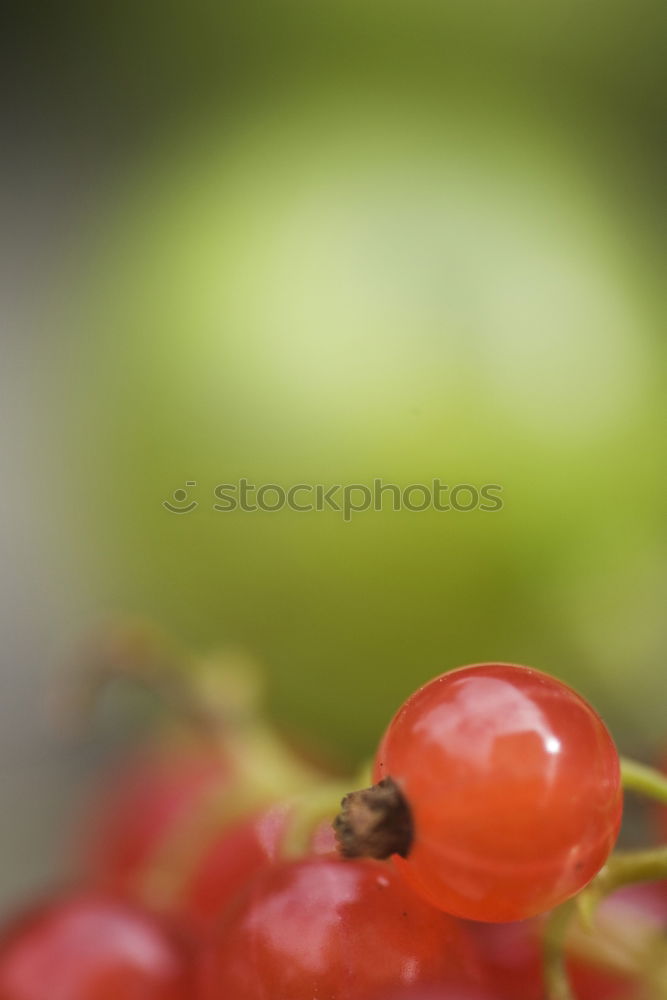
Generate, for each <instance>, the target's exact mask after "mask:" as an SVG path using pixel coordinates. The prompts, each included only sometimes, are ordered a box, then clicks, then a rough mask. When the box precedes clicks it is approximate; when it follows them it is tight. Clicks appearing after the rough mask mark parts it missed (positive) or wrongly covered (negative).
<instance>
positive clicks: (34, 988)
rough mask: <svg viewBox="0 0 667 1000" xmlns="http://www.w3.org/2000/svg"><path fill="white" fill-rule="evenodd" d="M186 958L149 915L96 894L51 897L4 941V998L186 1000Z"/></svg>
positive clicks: (0, 990)
mask: <svg viewBox="0 0 667 1000" xmlns="http://www.w3.org/2000/svg"><path fill="white" fill-rule="evenodd" d="M192 991H193V981H192V978H191V970H190V968H189V963H188V958H187V956H186V954H185V953H184V952H183V950H182V948H181V946H180V944H179V943H178V942H177V941H176V940H175V939H174V938H173V937H172V936H171V934H170V933H169V931H167V930H166V928H165V927H164V926H163V925H162V924H161V923H160V922H158V921H157V919H156V918H155V917H153V916H152V915H149V914H146V913H144V912H143V911H142V910H140V909H137V908H135V907H133V906H130V905H129V904H126V903H121V902H118V901H114V900H111V899H106V898H104V897H100V896H96V895H92V894H77V895H71V896H68V897H62V898H60V899H56V900H53V901H51V902H48V903H46V904H43V905H41V906H38V907H36V908H35V909H33V910H32V911H31V912H29V913H27V914H26V915H24V916H22V917H20V918H19V919H18V920H17V921H16V922H15V923H14V924H13V925H11V926H10V927H9V928H8V929H6V930H5V932H4V934H3V935H2V938H1V939H0V997H2V1000H184V998H185V997H190V996H192V995H193V992H192Z"/></svg>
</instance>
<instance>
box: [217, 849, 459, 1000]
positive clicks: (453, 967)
mask: <svg viewBox="0 0 667 1000" xmlns="http://www.w3.org/2000/svg"><path fill="white" fill-rule="evenodd" d="M476 971H477V967H476V965H475V956H474V953H473V951H472V944H471V942H470V940H469V938H468V937H467V935H466V933H465V931H464V930H463V928H462V927H461V926H460V925H459V924H458V922H457V921H456V920H455V919H454V918H452V917H449V916H448V915H447V914H444V913H441V912H439V911H438V910H436V909H435V908H434V907H432V906H430V905H429V904H427V903H426V902H424V901H423V900H421V899H420V898H419V897H418V896H416V895H415V894H414V893H412V892H411V890H410V889H409V888H408V887H407V886H406V885H405V884H404V882H403V881H402V880H401V879H400V878H399V876H398V875H397V874H396V872H395V871H394V870H393V869H392V867H391V866H389V865H383V864H379V863H378V862H375V861H369V860H363V861H350V862H345V861H342V860H341V859H340V858H338V857H336V856H326V857H310V858H306V859H303V860H300V861H292V862H284V863H283V864H276V865H273V866H271V867H270V868H267V869H266V870H265V871H264V872H263V873H262V874H261V875H260V876H259V877H258V878H257V879H256V880H255V881H254V882H253V883H252V884H251V885H250V886H249V887H248V889H247V890H246V893H245V894H244V895H243V897H242V898H241V899H240V900H239V901H238V903H237V904H236V906H235V907H233V908H232V911H230V913H229V914H228V915H227V918H226V919H225V920H224V921H223V923H222V925H221V926H220V927H219V929H218V931H217V933H216V935H215V937H214V939H213V940H212V941H211V942H210V943H209V946H208V948H207V950H206V953H205V957H204V961H203V966H202V978H201V985H202V993H201V1000H265V998H266V997H285V998H287V997H289V1000H313V997H322V998H323V1000H324V998H325V997H326V1000H375V998H381V997H382V994H383V991H386V992H388V991H389V990H392V989H397V988H399V987H402V986H408V985H411V986H417V985H419V984H422V985H425V984H432V983H445V982H447V981H452V980H454V981H461V980H463V979H464V978H468V977H472V976H474V975H475V974H476Z"/></svg>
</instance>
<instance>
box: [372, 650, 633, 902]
mask: <svg viewBox="0 0 667 1000" xmlns="http://www.w3.org/2000/svg"><path fill="white" fill-rule="evenodd" d="M385 778H391V779H393V781H394V782H395V783H396V784H397V785H398V788H399V789H400V792H401V793H402V795H403V797H404V800H405V801H406V802H407V805H408V808H409V812H410V814H411V819H412V840H411V843H410V844H409V846H407V850H406V852H405V853H406V856H405V857H396V858H395V863H396V866H397V868H398V870H399V871H400V873H401V875H402V876H403V877H404V878H405V879H406V881H407V882H408V883H409V884H410V885H411V886H412V887H413V888H414V889H416V890H417V891H418V892H420V893H421V894H422V895H423V896H424V897H425V898H426V899H428V900H430V901H431V902H432V903H434V904H435V905H436V906H438V907H440V908H441V909H443V910H445V911H447V912H449V913H453V914H456V915H457V916H461V917H467V918H469V919H472V920H482V921H511V920H520V919H524V918H526V917H530V916H532V915H534V914H538V913H541V912H543V911H546V910H548V909H551V908H552V907H554V906H556V905H557V904H558V903H561V902H563V901H564V900H566V899H568V898H569V897H570V896H572V895H574V894H575V893H576V892H577V891H578V890H580V889H581V888H583V886H585V885H586V883H587V882H589V881H590V879H591V878H592V877H593V876H594V875H595V874H596V872H597V871H598V870H599V869H600V868H601V866H602V865H603V864H604V862H605V861H606V859H607V857H608V855H609V853H610V851H611V849H612V847H613V845H614V842H615V840H616V836H617V834H618V829H619V825H620V821H621V812H622V793H621V784H620V769H619V760H618V754H617V752H616V748H615V746H614V743H613V741H612V739H611V737H610V735H609V733H608V731H607V729H606V727H605V725H604V723H603V722H602V720H601V719H600V717H599V716H598V715H597V714H596V712H595V711H594V710H593V709H592V708H591V706H590V705H589V704H588V703H587V702H586V701H585V700H584V699H583V698H582V697H580V696H579V695H578V694H576V693H575V692H574V691H573V690H571V688H569V687H567V686H566V685H565V684H563V683H561V682H560V681H559V680H556V679H555V678H554V677H550V676H548V675H546V674H543V673H540V672H538V671H536V670H532V669H529V668H527V667H519V666H513V665H511V664H502V663H486V664H480V665H477V666H471V667H463V668H461V669H459V670H454V671H452V672H451V673H447V674H443V675H442V676H441V677H437V678H436V679H435V680H433V681H431V682H430V683H429V684H426V685H425V686H424V687H422V688H421V689H420V690H419V691H417V692H416V693H415V694H413V695H412V697H410V698H409V699H408V700H407V701H406V702H405V704H404V705H403V707H402V708H401V709H400V710H399V711H398V713H397V714H396V716H395V718H394V719H393V721H392V723H391V725H390V726H389V728H388V730H387V732H386V734H385V737H384V739H383V741H382V744H381V746H380V749H379V751H378V754H377V758H376V764H375V781H376V782H379V781H381V780H382V779H385Z"/></svg>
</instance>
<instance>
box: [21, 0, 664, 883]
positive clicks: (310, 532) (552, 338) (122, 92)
mask: <svg viewBox="0 0 667 1000" xmlns="http://www.w3.org/2000/svg"><path fill="white" fill-rule="evenodd" d="M661 21H662V12H661V5H660V4H658V3H653V2H648V0H641V2H640V3H633V4H631V3H629V2H628V0H617V2H614V3H607V4H605V5H602V4H599V5H598V4H581V3H574V2H566V3H564V4H560V5H558V6H557V7H556V8H547V7H544V6H542V5H540V6H534V7H531V6H530V5H526V4H519V3H517V2H510V3H506V4H504V5H502V6H499V5H491V4H481V3H474V4H459V3H446V2H445V3H429V2H417V3H405V2H401V3H399V2H395V0H394V2H388V3H384V4H382V5H380V4H375V3H356V4H351V3H338V4H336V5H328V4H318V5H313V4H303V3H296V2H287V3H268V4H261V5H255V4H239V5H224V4H223V5H219V4H212V3H207V2H204V0H195V2H194V3H191V4H189V5H187V6H186V5H182V6H179V5H172V6H171V7H165V6H164V5H159V6H158V5H155V4H153V3H146V4H141V5H138V6H137V5H130V4H127V3H124V2H123V3H119V4H115V5H114V6H113V8H112V9H110V10H108V11H105V10H103V9H101V8H99V7H91V6H83V5H81V6H79V5H73V4H72V5H70V4H66V5H64V6H60V7H59V8H58V9H56V8H54V9H52V10H51V11H45V10H43V11H39V13H37V12H36V11H35V10H32V9H30V8H27V7H21V8H17V9H16V11H15V12H14V18H13V24H12V31H11V32H10V35H9V39H10V44H9V46H8V60H7V66H8V72H9V74H10V82H11V87H10V89H9V91H8V94H9V96H8V97H7V98H6V101H7V105H8V111H9V114H8V115H7V116H6V119H5V121H6V133H7V136H8V138H9V139H10V144H9V149H10V157H9V159H10V164H9V167H8V175H9V183H8V186H7V188H6V190H7V191H8V193H9V195H10V198H9V200H10V201H11V204H12V208H13V210H14V212H15V216H16V226H17V231H18V232H19V233H21V234H22V240H21V241H19V245H24V244H25V249H24V251H23V254H22V256H21V255H20V256H19V258H18V260H19V262H20V266H19V265H18V264H17V263H16V261H17V256H16V246H17V240H16V238H15V235H14V232H13V230H11V231H10V230H7V231H6V233H5V244H6V251H7V253H8V255H9V257H10V258H11V260H12V263H13V267H14V268H15V269H16V268H18V277H19V280H18V281H17V280H14V278H12V280H11V286H12V288H13V289H15V288H18V290H19V291H18V293H17V299H18V306H17V308H16V310H15V311H14V312H13V313H12V315H18V316H19V317H20V322H18V321H16V320H14V326H13V327H12V329H14V330H15V331H16V333H15V336H13V338H12V341H11V342H12V344H13V345H14V348H13V350H14V353H13V355H12V357H13V358H14V362H13V366H12V365H9V366H8V367H6V369H5V377H6V379H7V382H8V385H10V387H11V386H13V387H14V392H15V393H16V394H17V397H19V403H18V410H17V409H16V407H13V408H12V413H13V415H14V416H15V417H16V415H17V413H18V414H19V415H20V414H23V415H24V417H25V419H24V420H18V421H17V429H16V434H15V438H16V435H18V438H16V439H18V440H19V441H20V440H23V438H22V437H21V435H23V436H24V438H25V447H24V450H23V454H28V455H29V456H30V461H28V462H26V463H25V465H26V468H25V469H24V470H23V472H22V474H21V476H22V478H21V481H22V482H23V483H24V486H23V488H22V493H21V495H20V497H19V498H18V500H16V501H15V502H16V503H17V509H18V507H20V509H21V510H22V511H23V512H24V517H25V525H24V528H23V530H22V531H21V532H19V533H18V536H17V532H16V522H15V520H14V521H12V518H11V517H10V518H9V520H8V524H11V525H13V526H12V527H10V528H9V530H8V535H9V536H11V538H12V539H13V542H12V544H13V546H14V549H13V550H11V552H10V558H9V559H8V564H9V565H11V567H12V575H11V576H10V575H9V574H7V579H8V581H11V582H8V589H9V591H11V592H12V593H16V587H17V584H16V572H17V567H18V574H19V576H20V575H21V573H23V574H24V576H25V574H26V572H27V571H26V568H25V567H26V565H27V564H29V565H31V566H32V565H33V564H34V565H35V568H34V569H32V570H31V571H30V575H29V576H28V577H27V583H26V584H25V591H24V592H25V595H26V599H25V601H24V602H22V603H21V608H20V609H19V611H18V613H16V608H15V607H14V605H13V604H12V602H11V601H10V602H9V603H8V604H7V609H6V614H7V617H8V622H9V623H10V626H11V630H12V635H13V636H14V638H15V645H16V655H15V656H12V658H11V660H8V661H7V663H6V665H5V676H6V678H7V680H8V681H10V686H11V682H12V680H13V679H14V678H15V676H16V675H18V674H21V676H22V677H23V678H24V679H23V680H22V681H21V682H20V683H21V684H24V688H23V689H22V690H23V696H22V699H19V700H18V702H17V699H16V697H13V698H12V697H10V699H9V700H8V702H7V704H10V703H11V704H12V706H13V707H12V709H11V711H8V712H7V716H8V718H9V716H10V715H11V716H12V719H13V721H12V722H11V723H8V725H10V728H11V729H12V732H15V737H13V739H14V745H15V746H16V747H17V748H18V749H17V750H16V754H15V756H16V757H17V758H18V760H19V761H24V762H25V760H26V759H27V757H26V754H27V753H28V751H27V750H26V749H25V748H26V746H27V745H28V743H29V741H30V740H33V742H38V741H39V740H40V739H41V740H42V741H43V740H44V739H47V740H48V737H44V735H43V733H42V731H41V730H40V732H39V733H37V734H35V733H34V729H35V727H34V725H32V726H31V724H29V723H28V722H27V721H26V720H27V719H29V717H30V704H31V703H32V701H33V699H34V698H35V697H36V696H37V695H39V694H41V693H43V692H44V690H45V689H47V688H48V687H49V686H50V685H51V684H52V683H54V680H53V679H54V678H56V681H55V683H57V678H58V676H59V675H58V672H57V671H58V669H60V668H59V667H58V666H57V664H56V661H57V662H58V664H59V663H60V662H61V653H62V650H63V649H66V648H67V644H68V642H69V641H70V639H71V637H72V636H75V635H76V634H77V633H78V632H79V631H80V630H83V629H84V628H85V627H87V626H88V624H89V623H90V622H91V621H94V620H96V618H97V617H99V616H102V615H104V614H106V613H109V612H113V613H116V614H120V615H124V614H128V615H134V614H141V615H145V616H148V617H151V618H153V619H154V620H156V621H157V622H159V623H161V624H162V625H164V626H165V627H167V628H168V629H170V630H172V631H173V633H174V634H175V635H176V636H177V637H178V638H179V639H180V640H182V641H184V642H185V643H187V644H189V645H190V646H192V647H193V648H196V649H202V650H206V649H208V648H210V647H212V646H217V645H224V644H226V643H232V644H235V645H241V646H243V647H245V648H246V649H248V650H249V651H251V652H252V653H253V654H255V655H256V657H257V658H258V659H259V661H260V662H261V663H262V664H263V666H264V668H265V670H266V673H267V678H268V689H269V705H270V709H271V712H272V713H273V715H274V716H275V718H276V719H277V720H278V722H279V723H280V724H281V725H283V726H285V727H286V728H288V729H290V730H291V731H292V732H293V733H294V734H296V736H297V737H298V738H299V739H302V740H304V739H305V740H307V741H316V742H318V743H319V744H320V745H321V746H323V748H324V749H325V750H326V751H327V752H328V753H330V754H332V755H333V756H334V757H335V758H337V759H338V760H339V761H340V762H341V763H345V764H349V763H353V762H354V761H356V760H357V759H358V758H359V757H360V756H363V755H366V754H368V753H369V752H371V751H372V748H373V746H374V744H375V742H376V740H377V738H378V735H379V733H380V732H381V730H382V728H383V726H384V725H385V724H386V722H387V720H388V718H389V717H390V715H391V713H392V712H393V710H394V709H395V708H396V707H397V706H398V704H399V703H400V701H401V700H402V699H403V697H404V696H405V695H406V694H407V693H409V692H410V691H411V690H412V689H414V688H415V687H416V686H417V685H418V684H419V683H421V682H423V681H425V680H426V679H428V678H429V677H431V676H433V675H434V674H436V673H439V672H441V671H443V670H446V669H448V668H450V667H453V666H456V665H460V664H462V663H469V662H476V661H481V660H487V659H501V660H511V661H516V662H523V663H528V664H531V665H534V666H536V667H539V668H541V669H544V670H547V671H551V672H553V673H555V674H556V675H558V676H560V677H562V678H564V679H565V680H567V681H569V682H571V683H573V684H575V685H576V686H577V687H578V688H579V689H580V690H582V691H583V692H584V693H585V694H587V695H588V696H589V697H590V698H591V699H592V700H593V701H594V702H595V704H596V705H597V707H598V708H599V709H600V710H601V711H602V713H603V714H604V715H605V717H606V718H607V719H608V721H609V722H610V724H611V726H612V728H613V730H614V732H615V734H616V736H617V738H618V740H619V742H621V743H622V744H623V745H624V747H625V748H626V749H628V750H634V749H637V750H638V751H639V752H643V753H645V754H647V753H650V752H651V751H652V748H653V747H655V746H657V745H658V743H659V742H660V740H661V737H662V734H663V733H664V710H663V706H664V695H665V672H664V664H663V659H662V657H663V649H664V641H663V639H664V631H663V630H664V596H665V591H664V559H663V554H664V553H663V526H664V520H663V509H664V498H663V493H662V489H661V482H662V470H663V458H664V453H663V449H662V445H663V434H664V421H665V393H664V377H663V376H664V368H663V366H662V351H663V347H662V338H661V278H662V275H661V259H662V258H661V236H662V231H663V221H664V220H663V219H662V213H661V208H662V204H663V201H662V190H661V158H660V122H661V117H662V108H663V106H664V99H665V93H666V87H665V77H664V66H663V63H664V59H663V57H662V51H661V50H662V38H664V35H663V34H662V31H661ZM26 232H27V235H26ZM45 245H46V246H47V248H48V252H44V251H43V247H44V246H45ZM38 248H42V255H41V256H40V253H36V250H37V249H38ZM24 330H27V331H28V334H27V336H26V335H25V332H22V331H24ZM17 372H18V373H20V380H19V382H18V383H17V381H16V379H17V377H18V376H17ZM17 384H18V385H20V387H21V391H20V392H17V390H16V386H17ZM244 476H245V477H247V478H248V479H249V480H250V481H251V482H253V483H256V484H261V483H279V484H281V485H283V486H284V487H289V486H290V485H292V484H296V483H300V482H305V483H326V484H333V483H366V484H370V483H372V481H373V480H374V479H375V478H380V477H381V478H383V479H384V480H385V481H388V482H394V483H397V484H400V485H403V486H405V485H407V484H409V483H422V482H423V483H429V482H431V481H432V480H433V478H440V479H441V480H442V481H443V482H444V483H448V484H455V483H474V484H478V485H479V484H483V483H495V484H499V485H501V486H502V490H503V493H502V496H503V502H504V506H503V509H502V510H501V511H498V512H484V511H481V510H475V511H470V512H457V511H449V512H439V511H434V510H428V511H423V512H411V511H406V510H403V511H393V510H391V509H389V508H388V507H387V509H384V510H383V511H382V512H376V511H365V512H359V513H357V514H356V515H355V516H354V517H353V518H352V520H351V521H350V522H349V523H346V522H345V521H344V520H343V518H342V516H341V514H338V513H336V512H333V511H326V512H310V513H294V512H290V511H286V510H282V511H277V512H274V513H269V512H262V511H259V512H255V513H249V512H243V511H234V512H231V513H221V512H216V511H214V510H213V508H212V505H213V503H214V500H215V498H214V496H213V489H214V487H215V486H216V484H218V483H234V482H237V481H238V480H239V478H241V477H244ZM188 481H193V482H196V484H197V485H196V486H195V487H188V488H187V489H188V495H189V497H190V498H192V499H194V500H196V501H197V502H198V503H199V506H198V507H197V509H196V510H193V511H192V512H191V513H189V514H183V515H174V514H171V513H169V512H168V511H167V510H165V509H164V507H163V506H162V502H163V501H165V500H170V499H171V498H172V495H173V493H174V491H175V490H177V489H181V488H185V484H186V482H188ZM45 484H48V485H46V486H45ZM35 489H37V490H38V492H39V494H40V495H41V497H42V499H43V500H44V501H45V502H44V503H41V502H40V503H36V502H35V499H34V498H35ZM27 496H30V497H31V500H30V505H28V504H27V500H25V497H27ZM47 497H48V503H47V502H46V499H47ZM26 510H29V511H31V512H32V513H31V515H30V516H27V515H25V511H26ZM17 537H18V539H19V541H17V540H16V539H17ZM14 551H15V552H17V553H18V556H17V555H15V554H12V552H14ZM26 553H28V555H29V557H30V558H29V559H28V560H27V561H26V559H25V554H26ZM37 581H39V583H37ZM26 609H28V610H26ZM35 622H37V623H38V627H37V633H38V635H39V636H40V638H39V641H38V642H36V640H35ZM56 651H57V655H56ZM37 659H39V660H40V664H41V665H40V667H39V668H38V672H37V673H35V670H36V669H37V668H31V667H29V666H25V664H30V663H34V662H35V661H36V660H37ZM26 676H29V677H32V678H35V677H36V678H38V680H33V682H31V683H30V684H28V686H27V687H26V686H25V677H26ZM14 687H16V682H15V683H14ZM17 704H18V706H19V707H18V708H17V707H16V706H17ZM40 733H41V735H40ZM16 734H18V735H16ZM40 745H42V744H40ZM37 759H40V758H39V756H38V758H37ZM81 766H84V765H82V764H81V763H80V761H77V760H75V761H74V762H73V761H72V760H71V759H70V757H68V758H67V761H66V762H65V763H64V764H63V768H62V771H63V773H62V775H60V779H59V780H60V785H57V784H56V787H61V788H65V787H73V780H74V779H73V778H72V777H71V776H72V772H73V770H74V771H76V769H77V767H81ZM34 770H35V771H38V772H39V774H40V775H41V777H39V778H37V777H33V779H32V780H33V784H32V785H30V786H29V787H31V788H32V789H33V790H34V793H35V795H36V796H38V794H39V788H40V787H41V786H40V785H39V782H40V781H46V780H48V783H49V784H50V785H52V784H53V783H52V782H51V780H50V779H45V778H44V770H43V769H41V770H40V766H39V765H37V766H36V768H35V769H34ZM31 773H32V772H31ZM12 775H13V777H12V780H13V781H14V783H15V784H16V778H15V775H16V770H14V771H12ZM68 782H69V785H68ZM13 787H14V786H13V785H12V786H11V788H10V789H9V792H8V793H7V794H8V795H9V796H11V795H12V794H14V795H15V797H16V794H15V793H14V792H12V788H13ZM22 787H23V788H25V787H26V786H25V782H23V785H22ZM67 801H69V800H68V798H67V795H66V794H65V793H64V792H63V794H62V795H61V796H58V805H57V806H56V805H53V806H52V807H51V814H52V815H53V814H55V813H57V811H58V809H59V808H60V805H61V803H62V802H67ZM63 809H64V806H63ZM16 829H17V830H19V829H20V819H17V820H16ZM21 839H22V838H21V837H20V835H19V834H18V833H17V834H16V840H17V841H18V840H21ZM23 850H24V855H25V856H27V854H26V853H25V852H26V851H27V849H26V848H23ZM42 853H44V852H42ZM46 855H47V856H48V851H47V852H46ZM28 867H29V865H28V862H26V863H25V868H26V870H27V869H28ZM31 872H32V869H31ZM27 877H28V876H26V875H22V876H21V878H23V879H24V880H25V879H26V878H27ZM30 877H32V875H31V876H30Z"/></svg>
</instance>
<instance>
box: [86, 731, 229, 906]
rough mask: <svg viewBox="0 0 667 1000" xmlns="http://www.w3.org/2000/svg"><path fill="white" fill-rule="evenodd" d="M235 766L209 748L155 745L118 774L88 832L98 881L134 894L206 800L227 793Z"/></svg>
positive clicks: (89, 867) (89, 870) (91, 871)
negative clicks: (231, 767) (183, 748)
mask: <svg viewBox="0 0 667 1000" xmlns="http://www.w3.org/2000/svg"><path fill="white" fill-rule="evenodd" d="M229 777H230V768H229V765H228V764H227V763H226V762H225V761H224V760H223V758H222V757H221V756H220V755H218V754H216V753H213V752H212V751H208V752H206V751H204V750H197V751H195V750H192V749H188V750H186V751H182V750H169V751H166V750H153V751H151V752H147V753H146V754H145V755H144V756H141V757H138V758H135V759H132V760H131V761H130V762H129V763H125V764H124V765H123V766H122V767H121V768H120V769H119V770H118V771H117V772H116V774H114V775H113V776H112V778H111V779H110V780H109V782H108V783H107V785H106V786H105V788H104V791H103V793H102V795H101V796H100V799H99V801H98V803H97V807H96V808H95V809H94V813H93V816H92V819H91V820H90V821H89V824H88V827H87V829H86V830H85V831H84V845H83V854H84V862H83V867H84V871H85V874H86V876H87V877H88V878H89V879H90V880H91V881H93V882H94V883H95V884H97V885H101V886H103V887H108V888H109V889H111V890H112V891H115V892H123V893H127V894H128V895H134V894H136V893H137V891H138V888H139V885H140V882H141V879H142V876H143V875H144V873H145V872H146V870H147V868H148V867H149V866H150V865H151V864H153V863H154V862H155V861H156V859H157V858H158V855H159V853H160V851H162V850H163V849H168V847H169V842H170V840H171V839H172V838H175V837H178V836H180V835H181V834H183V833H184V831H185V829H186V825H187V823H188V821H189V820H190V819H191V818H192V816H193V815H196V813H197V811H198V810H200V809H201V808H202V806H203V804H204V802H205V801H206V800H209V799H210V798H211V797H213V796H216V795H218V794H219V795H222V794H224V790H225V787H226V785H227V783H228V781H229Z"/></svg>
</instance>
